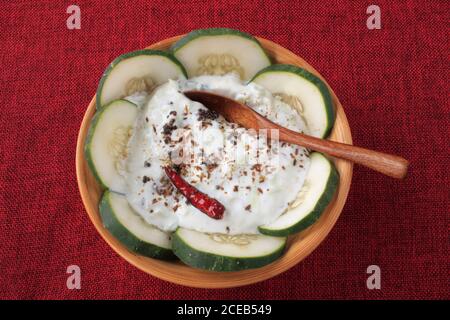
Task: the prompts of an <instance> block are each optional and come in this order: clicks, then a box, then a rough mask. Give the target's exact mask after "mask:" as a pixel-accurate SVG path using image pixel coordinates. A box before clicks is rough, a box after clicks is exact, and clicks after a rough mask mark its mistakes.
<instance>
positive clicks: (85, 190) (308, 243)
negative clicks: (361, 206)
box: [76, 36, 353, 288]
mask: <svg viewBox="0 0 450 320" xmlns="http://www.w3.org/2000/svg"><path fill="white" fill-rule="evenodd" d="M181 37H182V36H176V37H173V38H169V39H165V40H163V41H161V42H158V43H155V44H153V45H151V46H149V47H147V48H148V49H160V50H166V49H168V48H169V47H170V46H171V45H172V44H173V43H174V42H176V41H177V40H179V39H180V38H181ZM258 40H259V41H260V42H261V45H262V46H263V47H264V49H265V50H266V52H267V53H268V54H269V55H270V57H271V58H272V59H273V61H274V62H276V63H287V64H293V65H297V66H299V67H302V68H305V69H307V70H309V71H310V72H312V73H314V74H316V75H318V76H319V77H321V78H322V76H320V75H319V73H318V72H317V71H316V70H314V68H313V67H312V66H310V65H309V64H308V63H307V62H306V61H305V60H303V59H302V58H300V57H298V56H297V55H295V54H294V53H292V52H291V51H289V50H287V49H285V48H283V47H281V46H279V45H278V44H276V43H274V42H271V41H269V40H265V39H261V38H258ZM322 79H323V78H322ZM330 91H331V94H332V98H333V102H334V105H335V107H336V123H335V125H334V128H333V131H332V133H331V136H330V139H331V140H335V141H339V142H345V143H349V144H351V143H352V136H351V133H350V127H349V125H348V122H347V118H346V116H345V113H344V109H343V108H342V105H341V104H340V102H339V100H338V98H337V97H336V95H335V94H334V92H333V91H332V90H331V88H330ZM94 113H95V96H94V97H93V98H92V100H91V102H90V103H89V106H88V108H87V111H86V113H85V115H84V118H83V122H82V123H81V127H80V132H79V134H78V141H77V150H76V170H77V180H78V187H79V189H80V193H81V198H82V200H83V203H84V206H85V208H86V211H87V213H88V215H89V218H90V219H91V221H92V223H93V224H94V226H95V228H96V229H97V231H98V232H99V233H100V235H101V236H102V237H103V239H105V241H106V242H107V243H108V244H109V245H110V246H111V247H112V248H113V249H114V251H116V252H117V253H118V254H119V255H120V256H122V257H123V258H124V259H125V260H127V261H128V262H130V263H131V264H132V265H134V266H136V267H137V268H139V269H141V270H142V271H144V272H147V273H149V274H151V275H153V276H155V277H158V278H160V279H163V280H166V281H170V282H173V283H177V284H181V285H185V286H190V287H199V288H230V287H238V286H243V285H248V284H251V283H256V282H259V281H263V280H266V279H269V278H271V277H274V276H276V275H278V274H280V273H282V272H284V271H286V270H288V269H289V268H291V267H293V266H294V265H296V264H297V263H299V262H300V261H302V260H303V259H304V258H306V256H308V255H309V254H310V253H311V252H312V251H313V250H314V249H315V248H316V247H317V246H318V245H319V244H320V243H321V242H322V241H323V240H324V239H325V237H326V236H327V235H328V233H329V232H330V230H331V228H333V226H334V224H335V223H336V220H337V219H338V217H339V215H340V213H341V211H342V208H343V207H344V204H345V201H346V199H347V194H348V192H349V189H350V184H351V180H352V171H353V165H352V164H351V163H350V162H347V161H343V160H338V159H337V160H335V164H336V168H337V170H338V171H339V174H340V184H339V189H338V191H337V193H336V195H335V197H334V199H333V201H332V203H331V204H330V205H329V206H328V208H327V209H326V211H325V212H324V213H323V214H322V216H321V218H320V219H319V220H318V221H317V222H316V223H315V224H314V225H313V226H311V227H310V228H308V229H306V230H304V231H303V232H301V233H298V234H296V235H293V236H291V237H290V238H289V241H288V245H287V248H286V251H285V253H284V255H283V256H282V257H281V258H280V259H278V260H277V261H275V262H273V263H271V264H269V265H267V266H264V267H262V268H258V269H251V270H244V271H236V272H222V273H220V272H212V271H205V270H200V269H194V268H191V267H189V266H187V265H184V264H183V263H182V262H179V261H176V262H167V261H162V260H155V259H151V258H147V257H143V256H139V255H136V254H134V253H132V252H130V251H128V250H127V249H126V248H125V247H124V246H123V245H122V244H121V243H120V242H119V241H117V240H116V239H115V238H114V237H113V236H112V235H111V234H110V233H109V232H108V231H107V230H106V229H105V228H104V227H103V225H102V221H101V218H100V215H99V211H98V203H99V200H100V197H101V195H102V192H101V189H100V187H99V185H98V184H97V182H96V180H95V178H94V177H93V175H92V173H91V171H90V169H89V167H88V165H87V163H86V160H85V158H84V151H83V146H84V142H85V139H86V135H87V132H88V129H89V125H90V123H91V119H92V116H93V115H94Z"/></svg>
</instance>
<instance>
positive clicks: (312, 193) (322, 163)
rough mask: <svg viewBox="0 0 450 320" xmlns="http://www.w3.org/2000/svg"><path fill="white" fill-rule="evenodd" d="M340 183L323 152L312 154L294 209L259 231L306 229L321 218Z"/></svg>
mask: <svg viewBox="0 0 450 320" xmlns="http://www.w3.org/2000/svg"><path fill="white" fill-rule="evenodd" d="M338 185H339V174H338V172H337V170H336V168H335V167H334V165H333V164H332V163H331V161H330V160H328V159H327V158H326V157H325V156H324V155H323V154H321V153H318V152H313V153H312V154H311V166H310V168H309V171H308V173H307V175H306V178H305V183H304V185H303V188H302V189H301V190H300V196H299V198H298V199H297V200H296V201H295V202H294V203H293V204H292V206H291V207H292V209H290V210H289V211H287V212H286V213H284V214H283V215H281V216H280V217H279V218H278V219H277V220H275V222H273V223H271V224H269V225H265V226H261V227H259V228H258V229H259V231H260V232H261V233H263V234H266V235H271V236H278V237H279V236H287V235H290V234H294V233H297V232H299V231H301V230H304V229H306V228H307V227H309V226H310V225H312V224H313V223H314V222H316V221H317V219H319V217H320V216H321V214H322V212H323V211H324V210H325V208H326V207H327V206H328V204H329V203H330V201H331V199H333V195H334V193H335V192H336V190H337V187H338Z"/></svg>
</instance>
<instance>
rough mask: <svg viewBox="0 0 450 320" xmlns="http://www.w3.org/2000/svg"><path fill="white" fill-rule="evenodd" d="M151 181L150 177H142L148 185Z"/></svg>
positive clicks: (143, 181)
mask: <svg viewBox="0 0 450 320" xmlns="http://www.w3.org/2000/svg"><path fill="white" fill-rule="evenodd" d="M149 181H150V178H149V177H147V176H143V177H142V183H144V184H145V183H147V182H149Z"/></svg>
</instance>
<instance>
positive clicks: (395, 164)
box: [279, 128, 409, 179]
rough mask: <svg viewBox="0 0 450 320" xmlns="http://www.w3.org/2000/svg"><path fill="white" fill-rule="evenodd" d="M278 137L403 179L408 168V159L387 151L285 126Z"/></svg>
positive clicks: (280, 129)
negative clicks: (330, 138) (341, 141)
mask: <svg viewBox="0 0 450 320" xmlns="http://www.w3.org/2000/svg"><path fill="white" fill-rule="evenodd" d="M279 138H280V140H281V141H285V142H289V143H293V144H297V145H300V146H302V147H306V148H308V149H312V150H314V151H319V152H323V153H326V154H328V155H330V156H333V157H336V158H340V159H345V160H349V161H351V162H353V163H357V164H361V165H363V166H365V167H367V168H370V169H372V170H375V171H378V172H381V173H383V174H385V175H387V176H390V177H393V178H397V179H403V178H404V177H405V176H406V172H407V170H408V163H409V162H408V160H406V159H404V158H402V157H399V156H396V155H392V154H388V153H383V152H378V151H374V150H369V149H365V148H360V147H355V146H353V145H350V144H345V143H339V142H334V141H330V140H323V139H319V138H315V137H311V136H307V135H305V134H302V133H298V132H295V131H292V130H289V129H286V128H279Z"/></svg>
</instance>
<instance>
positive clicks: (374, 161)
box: [184, 91, 408, 179]
mask: <svg viewBox="0 0 450 320" xmlns="http://www.w3.org/2000/svg"><path fill="white" fill-rule="evenodd" d="M184 94H185V95H186V96H187V97H188V98H189V99H191V100H194V101H198V102H200V103H202V104H203V105H205V106H206V107H207V108H209V109H211V110H214V111H216V112H217V113H219V114H221V115H222V116H223V117H224V118H225V119H226V120H227V121H229V122H234V123H237V124H239V125H240V126H242V127H244V128H247V129H255V130H259V129H278V130H279V139H280V141H284V142H288V143H293V144H296V145H300V146H303V147H306V148H308V149H311V150H315V151H319V152H322V153H326V154H328V155H330V156H333V157H337V158H341V159H345V160H349V161H351V162H353V163H358V164H361V165H363V166H365V167H368V168H370V169H373V170H375V171H378V172H381V173H383V174H385V175H387V176H390V177H393V178H397V179H402V178H404V177H405V176H406V172H407V170H408V160H406V159H404V158H402V157H399V156H395V155H392V154H387V153H383V152H378V151H373V150H369V149H364V148H360V147H355V146H353V145H350V144H345V143H339V142H334V141H330V140H324V139H319V138H315V137H311V136H308V135H305V134H302V133H298V132H295V131H292V130H289V129H286V128H284V127H282V126H279V125H277V124H276V123H274V122H272V121H270V120H268V119H266V118H264V117H263V116H262V115H260V114H259V113H257V112H256V111H254V110H253V109H252V108H250V107H248V106H246V105H244V104H242V103H239V102H237V101H235V100H233V99H230V98H227V97H224V96H221V95H217V94H214V93H210V92H205V91H187V92H185V93H184ZM268 135H269V137H270V131H269V132H268Z"/></svg>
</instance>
